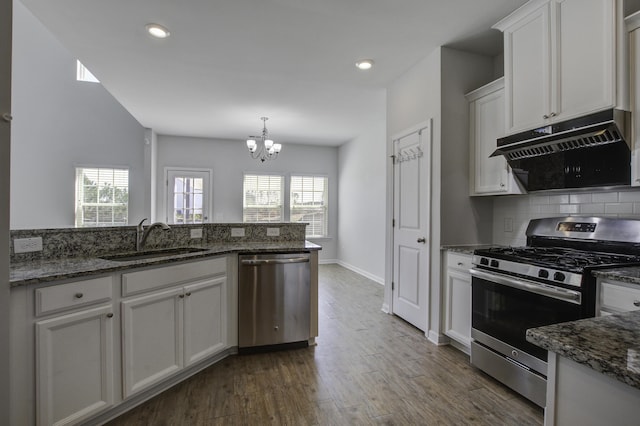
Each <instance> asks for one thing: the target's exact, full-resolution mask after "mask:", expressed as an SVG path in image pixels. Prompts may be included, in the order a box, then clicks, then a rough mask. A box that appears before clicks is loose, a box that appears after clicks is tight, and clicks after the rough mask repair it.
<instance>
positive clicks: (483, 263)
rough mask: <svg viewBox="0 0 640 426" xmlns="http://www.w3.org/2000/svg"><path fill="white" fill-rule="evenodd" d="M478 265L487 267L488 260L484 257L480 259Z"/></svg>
mask: <svg viewBox="0 0 640 426" xmlns="http://www.w3.org/2000/svg"><path fill="white" fill-rule="evenodd" d="M480 264H481V265H485V266H487V265H489V259H487V258H486V257H482V258H480Z"/></svg>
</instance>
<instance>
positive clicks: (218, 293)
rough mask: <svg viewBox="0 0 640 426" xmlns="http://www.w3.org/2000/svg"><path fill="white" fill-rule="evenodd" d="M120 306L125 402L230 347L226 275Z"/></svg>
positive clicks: (182, 285)
mask: <svg viewBox="0 0 640 426" xmlns="http://www.w3.org/2000/svg"><path fill="white" fill-rule="evenodd" d="M193 270H197V268H194V269H193ZM167 272H169V273H170V272H171V271H167ZM138 274H139V273H138ZM137 278H138V279H144V276H143V275H142V276H139V277H137ZM151 288H152V287H151ZM121 305H122V350H123V358H122V361H123V380H124V381H123V388H124V398H128V397H129V396H131V395H133V394H135V393H137V392H139V391H140V390H143V389H146V388H148V387H149V386H151V385H154V384H156V383H158V382H160V381H162V380H164V379H166V378H168V377H170V376H172V375H173V374H175V373H176V372H178V371H180V370H182V369H183V368H185V367H187V366H189V365H191V364H193V363H195V362H197V361H200V360H202V359H204V358H206V357H208V356H210V355H213V354H215V353H217V352H220V351H221V350H223V349H225V348H226V347H227V319H226V317H227V309H226V305H227V277H226V276H218V277H209V278H201V279H199V280H196V281H195V282H189V283H183V284H181V285H180V286H179V287H172V288H169V289H163V290H158V291H155V292H151V293H148V294H145V295H142V296H138V297H133V298H129V299H126V300H124V301H123V302H122V304H121Z"/></svg>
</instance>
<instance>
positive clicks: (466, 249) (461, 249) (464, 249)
mask: <svg viewBox="0 0 640 426" xmlns="http://www.w3.org/2000/svg"><path fill="white" fill-rule="evenodd" d="M489 247H497V246H496V245H495V244H469V245H451V246H442V247H440V250H445V251H453V252H456V253H463V254H473V251H474V250H476V249H481V248H489Z"/></svg>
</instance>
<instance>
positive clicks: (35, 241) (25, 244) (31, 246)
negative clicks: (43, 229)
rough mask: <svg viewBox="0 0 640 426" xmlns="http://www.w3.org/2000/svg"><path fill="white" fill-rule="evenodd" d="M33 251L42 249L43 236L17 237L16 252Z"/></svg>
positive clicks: (14, 250) (14, 249)
mask: <svg viewBox="0 0 640 426" xmlns="http://www.w3.org/2000/svg"><path fill="white" fill-rule="evenodd" d="M32 251H42V237H34V238H16V239H15V240H13V252H14V253H29V252H32Z"/></svg>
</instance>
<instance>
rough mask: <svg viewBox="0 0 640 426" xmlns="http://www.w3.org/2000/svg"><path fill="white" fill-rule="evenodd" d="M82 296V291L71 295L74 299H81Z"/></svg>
mask: <svg viewBox="0 0 640 426" xmlns="http://www.w3.org/2000/svg"><path fill="white" fill-rule="evenodd" d="M83 296H84V294H82V293H76V294H74V295H73V297H75V298H76V299H82V297H83Z"/></svg>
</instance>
